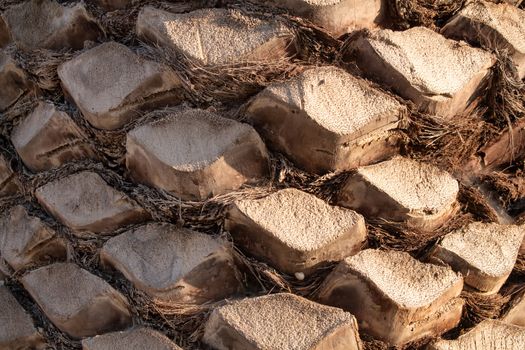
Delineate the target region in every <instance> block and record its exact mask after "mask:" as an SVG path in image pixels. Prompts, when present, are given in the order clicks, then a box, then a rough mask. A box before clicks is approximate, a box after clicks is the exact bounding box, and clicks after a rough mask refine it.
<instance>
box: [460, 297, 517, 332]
mask: <svg viewBox="0 0 525 350" xmlns="http://www.w3.org/2000/svg"><path fill="white" fill-rule="evenodd" d="M461 297H462V298H463V299H464V300H465V307H464V308H463V315H462V317H461V321H460V327H461V328H462V330H466V329H470V328H472V327H474V326H476V325H477V324H478V323H480V322H481V321H483V320H486V319H496V318H499V317H500V314H501V310H502V309H503V307H504V305H505V304H507V303H508V302H509V301H510V299H511V297H510V296H503V295H501V294H493V295H482V294H479V293H476V292H471V291H466V290H464V291H463V292H462V293H461Z"/></svg>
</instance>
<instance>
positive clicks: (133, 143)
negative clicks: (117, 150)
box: [126, 107, 269, 200]
mask: <svg viewBox="0 0 525 350" xmlns="http://www.w3.org/2000/svg"><path fill="white" fill-rule="evenodd" d="M126 166H127V168H128V170H129V172H130V175H131V177H132V178H133V179H134V180H135V181H137V182H140V183H144V184H147V185H150V186H154V187H157V188H161V189H163V190H166V191H169V192H172V193H174V194H175V195H177V196H179V197H181V198H182V199H186V200H204V199H207V198H208V197H210V196H215V195H219V194H223V193H226V192H229V191H232V190H235V189H238V188H240V187H241V186H242V185H244V184H254V183H257V182H259V181H261V179H262V178H264V177H266V176H267V175H268V173H269V166H268V154H267V151H266V147H265V145H264V143H263V142H262V140H261V138H260V137H259V135H258V134H257V132H256V131H255V130H254V129H253V128H252V127H251V126H249V125H248V124H244V123H239V122H237V121H234V120H231V119H226V118H222V117H220V116H218V115H217V114H215V113H212V112H208V111H205V110H201V109H191V108H186V107H185V108H180V109H177V110H176V111H174V112H173V113H172V114H171V115H169V116H168V117H167V118H166V119H164V120H161V121H158V122H154V123H150V124H145V125H142V126H139V127H137V128H135V129H133V130H132V131H130V132H129V133H128V135H127V140H126Z"/></svg>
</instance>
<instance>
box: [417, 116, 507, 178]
mask: <svg viewBox="0 0 525 350" xmlns="http://www.w3.org/2000/svg"><path fill="white" fill-rule="evenodd" d="M407 133H408V136H409V140H410V143H409V144H408V153H409V155H410V156H411V157H413V158H416V159H420V160H422V161H426V162H432V163H433V164H435V165H436V166H438V167H439V168H443V169H446V170H448V171H450V172H452V173H455V174H461V173H462V172H463V168H464V166H465V165H466V164H468V163H469V161H471V160H472V159H473V158H475V157H476V156H477V152H478V150H479V149H480V148H481V146H482V145H484V144H486V143H488V142H489V140H491V139H493V138H494V137H496V136H497V135H498V128H496V127H495V126H493V125H491V124H489V123H487V122H485V121H483V120H482V119H481V118H480V116H479V115H478V114H469V115H466V116H463V117H461V118H454V119H453V120H448V119H444V118H441V117H438V116H430V115H426V114H422V113H412V115H411V116H410V120H409V127H408V131H407Z"/></svg>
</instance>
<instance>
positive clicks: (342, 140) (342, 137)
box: [246, 67, 406, 173]
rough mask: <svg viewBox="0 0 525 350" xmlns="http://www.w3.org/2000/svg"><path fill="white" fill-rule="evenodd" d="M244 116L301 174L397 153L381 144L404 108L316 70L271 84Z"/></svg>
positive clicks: (350, 80) (364, 85) (345, 77)
mask: <svg viewBox="0 0 525 350" xmlns="http://www.w3.org/2000/svg"><path fill="white" fill-rule="evenodd" d="M246 114H247V116H248V118H249V120H250V121H251V122H252V123H253V124H254V126H255V128H256V129H257V130H258V131H259V132H260V133H261V135H262V136H263V138H265V139H266V140H267V141H268V142H269V143H270V146H271V147H272V148H274V149H276V150H278V151H280V152H283V153H284V154H286V155H287V156H288V157H290V158H291V159H292V160H293V161H294V162H295V163H296V164H297V165H298V166H299V167H301V168H303V169H306V170H308V171H311V172H315V173H324V172H328V171H335V170H345V169H351V168H354V167H356V166H359V165H366V164H369V163H373V162H376V161H379V160H384V159H387V158H388V157H389V156H392V155H393V154H395V153H397V151H398V150H399V149H398V148H396V147H395V144H394V145H390V143H389V142H385V140H386V139H388V138H389V137H391V135H389V134H388V133H387V131H391V130H394V129H396V128H397V127H398V126H399V123H400V121H401V120H402V119H403V117H404V115H405V114H406V108H405V107H403V106H402V105H401V104H400V103H399V102H398V101H397V100H396V99H395V98H393V97H392V96H390V95H388V94H386V93H384V92H382V91H380V90H378V89H376V88H374V87H372V86H371V85H370V84H369V83H368V82H366V81H365V80H362V79H359V78H356V77H354V76H352V75H350V74H349V73H347V72H345V71H344V70H342V69H340V68H336V67H320V68H312V69H309V70H307V71H305V72H303V73H301V74H299V75H297V76H296V77H294V78H292V79H291V80H289V81H285V82H278V83H273V84H271V85H270V86H268V87H267V88H266V89H265V90H263V91H262V92H261V93H259V94H258V95H257V96H256V97H255V98H254V99H253V101H252V102H251V103H250V105H249V106H248V109H247V111H246ZM378 144H379V145H380V146H379V147H378Z"/></svg>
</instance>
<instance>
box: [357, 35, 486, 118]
mask: <svg viewBox="0 0 525 350" xmlns="http://www.w3.org/2000/svg"><path fill="white" fill-rule="evenodd" d="M349 55H350V56H352V57H354V58H355V59H356V61H357V64H358V66H359V67H360V68H361V69H362V70H363V72H364V73H365V74H366V75H367V76H368V77H370V78H372V79H374V80H376V81H378V82H380V83H382V84H385V85H386V86H388V87H390V88H392V89H393V90H395V91H396V92H397V93H398V94H399V95H401V96H402V97H404V98H407V99H410V100H412V101H413V102H414V103H415V104H416V106H417V107H418V108H419V110H420V111H422V112H426V113H430V114H436V115H439V116H442V117H446V118H451V117H454V116H456V115H459V114H461V113H463V112H464V111H465V109H466V108H467V106H468V105H469V104H470V102H471V99H472V97H473V96H474V95H475V94H476V93H477V91H478V89H479V87H480V85H481V82H482V80H483V79H484V78H485V76H487V74H488V73H489V71H490V68H491V67H492V65H493V64H494V63H495V62H496V59H495V57H494V56H493V55H492V54H490V53H488V52H486V51H484V50H481V49H478V48H473V47H471V46H468V45H467V44H465V43H458V42H457V41H454V40H449V39H446V38H445V37H443V36H442V35H440V34H438V33H436V32H434V31H432V30H430V29H427V28H424V27H414V28H411V29H408V30H405V31H401V32H394V31H391V30H388V29H384V30H375V31H373V32H367V33H365V34H362V35H359V36H358V37H357V38H356V40H355V41H353V42H352V44H351V45H350V48H349Z"/></svg>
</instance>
